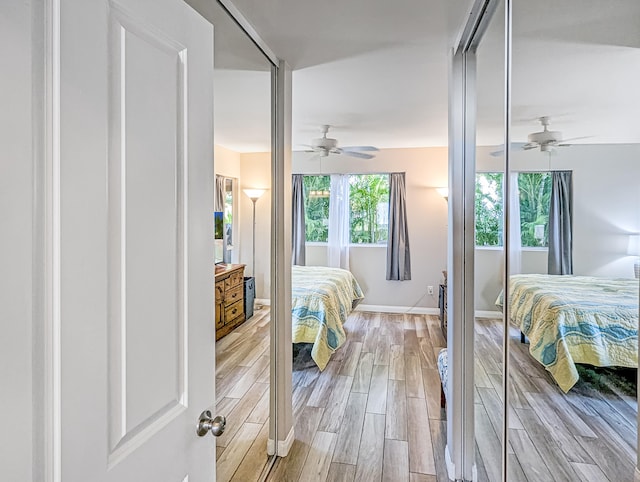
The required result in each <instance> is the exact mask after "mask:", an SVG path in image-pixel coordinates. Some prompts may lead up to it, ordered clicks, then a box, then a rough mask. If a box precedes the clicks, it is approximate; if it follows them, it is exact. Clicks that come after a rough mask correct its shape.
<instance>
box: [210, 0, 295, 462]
mask: <svg viewBox="0 0 640 482" xmlns="http://www.w3.org/2000/svg"><path fill="white" fill-rule="evenodd" d="M218 3H219V4H220V5H221V6H222V7H223V8H224V9H225V10H226V11H227V13H228V14H229V15H230V16H231V17H232V18H233V19H234V20H235V21H236V23H237V24H238V26H239V27H240V28H241V29H242V30H243V31H244V33H245V34H246V35H247V37H249V39H251V41H252V42H253V43H254V44H255V45H256V47H257V48H258V49H259V50H260V51H261V52H262V53H263V54H264V56H265V57H266V58H267V60H269V62H270V63H271V65H272V67H271V252H270V255H271V263H270V268H271V269H270V282H271V293H270V298H271V306H270V320H271V321H270V334H269V335H270V339H271V343H270V348H269V354H270V360H271V366H270V382H269V390H270V392H269V393H270V395H269V396H270V401H269V439H268V445H267V453H268V454H269V455H276V456H284V455H286V454H287V453H288V451H289V448H290V446H291V443H293V410H292V407H291V374H292V368H291V363H292V360H291V356H288V357H287V356H284V355H286V354H287V353H290V350H287V349H286V347H290V346H291V329H290V327H291V266H290V265H291V241H290V240H291V227H290V226H291V209H290V204H291V202H290V198H291V194H290V193H291V181H290V180H291V154H290V153H291V70H290V68H289V66H288V65H287V64H286V63H285V62H284V61H281V60H280V59H278V58H277V56H276V55H275V54H274V53H273V51H272V50H271V49H270V48H269V46H268V45H267V44H266V43H265V42H264V40H263V39H262V38H261V37H260V35H258V33H257V32H256V31H255V29H254V28H253V26H252V25H251V24H250V23H249V22H248V21H247V19H246V18H245V17H244V16H243V15H242V13H241V12H240V11H239V10H238V9H237V8H236V7H235V5H233V3H232V2H230V1H229V0H218ZM287 327H289V329H288V330H287Z"/></svg>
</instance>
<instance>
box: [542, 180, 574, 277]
mask: <svg viewBox="0 0 640 482" xmlns="http://www.w3.org/2000/svg"><path fill="white" fill-rule="evenodd" d="M548 272H549V274H573V184H572V172H571V171H553V172H552V173H551V201H550V206H549V259H548Z"/></svg>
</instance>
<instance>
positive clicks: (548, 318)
mask: <svg viewBox="0 0 640 482" xmlns="http://www.w3.org/2000/svg"><path fill="white" fill-rule="evenodd" d="M509 289H510V293H509V301H510V305H509V306H510V318H511V321H512V322H513V323H515V324H516V325H517V326H518V327H519V328H520V330H521V331H522V333H524V334H525V335H527V337H529V341H530V345H529V352H530V353H531V355H532V356H533V357H534V358H535V359H536V360H538V361H539V362H540V363H542V364H543V365H544V366H545V368H546V369H547V370H548V371H549V372H550V373H551V374H552V375H553V377H554V379H555V380H556V382H557V383H558V385H559V386H560V388H562V389H563V390H564V391H565V392H568V391H569V390H570V389H571V387H573V385H575V383H576V382H577V381H578V372H577V370H576V367H575V363H587V364H590V365H594V366H599V367H605V366H620V367H637V366H638V291H639V284H638V280H634V279H622V278H617V279H616V278H596V277H592V276H568V275H562V276H553V275H540V274H523V275H514V276H511V278H510V282H509ZM496 305H498V306H499V307H501V308H502V293H501V294H500V296H499V297H498V300H497V301H496Z"/></svg>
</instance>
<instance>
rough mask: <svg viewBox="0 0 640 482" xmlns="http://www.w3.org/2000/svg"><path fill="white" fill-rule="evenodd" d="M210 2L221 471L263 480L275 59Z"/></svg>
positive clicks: (223, 475)
mask: <svg viewBox="0 0 640 482" xmlns="http://www.w3.org/2000/svg"><path fill="white" fill-rule="evenodd" d="M206 8H207V10H204V11H210V12H211V15H212V16H214V18H215V20H216V21H214V22H213V23H214V27H215V28H214V36H215V37H214V48H215V56H214V144H215V152H214V170H215V199H214V205H215V213H214V238H215V240H214V243H215V262H216V266H215V321H216V407H215V413H216V414H218V415H223V416H225V418H226V428H225V431H224V433H223V434H222V435H221V436H219V437H216V459H217V467H216V475H217V477H216V480H218V482H227V481H230V480H242V481H244V480H258V479H259V478H260V475H261V474H262V472H263V471H264V470H265V467H266V466H267V463H268V461H269V457H268V456H267V439H268V431H269V423H268V419H269V410H270V402H269V391H270V390H269V383H270V380H269V376H270V372H269V366H270V363H269V362H270V360H269V343H270V336H269V306H268V303H266V302H265V300H267V299H268V298H269V290H270V274H269V259H270V254H269V253H270V244H269V230H270V222H269V219H270V205H271V196H270V193H269V187H270V185H271V63H270V62H269V61H268V60H267V58H266V57H265V56H264V55H263V53H262V52H260V51H259V50H258V48H257V47H256V46H255V45H254V44H253V43H252V41H251V40H250V39H249V38H248V37H247V36H246V34H245V33H244V32H243V31H242V30H241V29H240V28H239V27H238V25H236V23H235V22H234V21H233V20H231V19H230V17H229V16H228V15H227V13H226V12H225V11H224V10H223V9H221V8H220V6H219V5H218V4H217V3H215V2H214V3H211V4H207V7H206ZM231 119H233V121H231ZM238 120H239V121H240V122H242V123H243V125H244V126H246V129H242V128H240V126H238V125H237V122H238ZM249 133H251V134H249Z"/></svg>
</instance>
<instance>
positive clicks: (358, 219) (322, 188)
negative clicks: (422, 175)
mask: <svg viewBox="0 0 640 482" xmlns="http://www.w3.org/2000/svg"><path fill="white" fill-rule="evenodd" d="M303 182H304V192H305V205H304V209H305V213H304V215H305V228H306V240H307V242H322V243H326V242H327V240H328V239H329V202H330V194H331V177H330V176H304V181H303ZM349 208H350V212H351V217H350V219H349V221H350V240H351V243H353V244H386V242H387V238H388V235H389V176H388V175H386V174H351V175H350V176H349Z"/></svg>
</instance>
